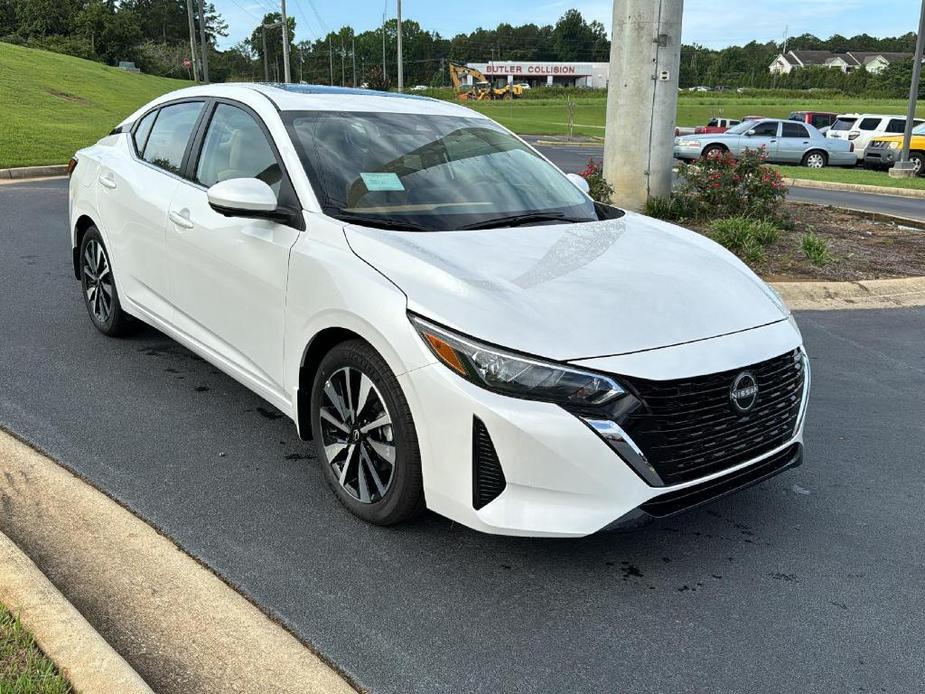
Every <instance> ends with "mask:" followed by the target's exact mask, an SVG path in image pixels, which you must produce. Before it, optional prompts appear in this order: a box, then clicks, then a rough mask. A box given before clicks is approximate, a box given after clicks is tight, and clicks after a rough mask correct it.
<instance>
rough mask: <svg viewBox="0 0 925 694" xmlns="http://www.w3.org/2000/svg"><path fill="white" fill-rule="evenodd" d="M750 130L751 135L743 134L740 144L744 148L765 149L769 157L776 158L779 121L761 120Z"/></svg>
mask: <svg viewBox="0 0 925 694" xmlns="http://www.w3.org/2000/svg"><path fill="white" fill-rule="evenodd" d="M749 132H750V133H751V135H742V137H741V138H739V146H740V148H741V149H742V150H745V149H764V151H765V152H766V153H767V156H768V159H774V158H775V156H777V132H778V123H777V121H775V120H766V121H761V122H760V123H756V124H755V126H754V127H753V128H752V129H751V130H749Z"/></svg>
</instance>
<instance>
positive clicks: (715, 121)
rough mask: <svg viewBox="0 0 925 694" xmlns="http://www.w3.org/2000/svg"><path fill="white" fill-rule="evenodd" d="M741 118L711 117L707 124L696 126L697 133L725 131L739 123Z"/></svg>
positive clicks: (706, 133) (709, 133) (695, 131)
mask: <svg viewBox="0 0 925 694" xmlns="http://www.w3.org/2000/svg"><path fill="white" fill-rule="evenodd" d="M741 122H742V121H741V120H738V119H733V118H711V119H710V121H709V122H708V123H707V124H706V125H701V126H700V127H697V128H694V134H695V135H712V134H715V133H724V132H726V131H727V130H729V128H731V127H732V126H733V125H738V124H739V123H741Z"/></svg>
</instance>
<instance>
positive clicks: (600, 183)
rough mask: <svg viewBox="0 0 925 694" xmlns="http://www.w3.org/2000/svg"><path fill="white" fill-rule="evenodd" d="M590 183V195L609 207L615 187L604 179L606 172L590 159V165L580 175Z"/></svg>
mask: <svg viewBox="0 0 925 694" xmlns="http://www.w3.org/2000/svg"><path fill="white" fill-rule="evenodd" d="M579 175H580V176H581V177H582V178H584V179H585V180H586V181H587V182H588V187H589V190H588V195H590V196H591V198H592V199H593V200H597V201H598V202H602V203H604V204H607V205H609V204H610V200H611V198H612V197H613V186H612V185H610V184H609V183H608V182H607V179H606V178H604V170H603V168H602V167H601V165H600V164H598V163H597V162H596V161H594V160H593V159H588V165H587V166H586V167H585V168H584V170H583V171H582V172H581V173H580V174H579Z"/></svg>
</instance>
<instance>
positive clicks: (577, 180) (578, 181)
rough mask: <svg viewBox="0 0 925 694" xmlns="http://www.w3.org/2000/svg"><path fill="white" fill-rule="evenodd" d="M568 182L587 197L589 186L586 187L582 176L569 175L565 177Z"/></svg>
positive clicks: (589, 190) (586, 184)
mask: <svg viewBox="0 0 925 694" xmlns="http://www.w3.org/2000/svg"><path fill="white" fill-rule="evenodd" d="M565 176H566V178H568V180H570V181H571V182H572V183H574V184H575V187H576V188H578V190H580V191H581V192H582V193H584V194H585V195H587V194H588V193H590V192H591V186H589V185H588V182H587V181H586V180H585V178H584V176H579V175H578V174H576V173H570V174H566V175H565Z"/></svg>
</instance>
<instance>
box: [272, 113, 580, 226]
mask: <svg viewBox="0 0 925 694" xmlns="http://www.w3.org/2000/svg"><path fill="white" fill-rule="evenodd" d="M283 117H284V119H285V120H286V125H287V128H288V129H289V133H290V136H291V137H292V140H293V142H294V143H295V145H296V148H297V150H298V152H299V156H300V158H301V160H302V164H303V166H304V167H305V170H306V172H307V173H308V176H309V178H310V179H311V181H312V185H313V187H314V189H315V192H316V194H317V195H318V199H319V201H320V203H321V205H322V207H323V208H324V211H325V213H326V214H328V215H330V216H332V217H335V218H337V219H342V220H344V221H354V222H357V223H359V224H364V225H367V226H382V227H387V228H404V229H415V230H421V231H431V230H433V231H437V230H454V229H461V228H464V227H473V226H481V227H487V226H492V225H493V223H494V225H495V226H506V225H508V224H517V223H525V222H526V221H528V220H527V218H528V217H529V218H530V220H529V221H533V222H536V223H547V222H553V223H554V222H557V221H558V222H564V221H568V222H576V221H577V222H585V221H594V220H596V219H598V215H597V212H596V209H595V206H594V203H593V202H592V201H591V200H590V199H589V198H588V197H587V196H586V195H585V194H584V193H582V192H581V191H580V190H578V188H576V187H575V185H574V184H573V183H572V182H571V181H569V180H568V179H567V178H566V177H565V176H563V175H562V173H561V172H560V171H559V170H558V169H556V168H555V167H554V166H552V165H551V164H549V163H548V162H547V161H545V160H544V159H542V158H541V157H539V156H538V155H537V154H535V153H534V152H533V151H531V150H530V149H529V148H528V147H527V146H526V145H524V144H523V143H522V142H521V141H520V140H518V139H517V138H516V137H514V136H513V135H511V134H510V133H508V132H507V131H505V130H504V129H502V128H501V127H500V126H498V125H496V124H495V123H493V122H492V121H490V120H487V119H484V118H460V117H455V116H429V115H421V114H407V113H366V112H330V111H305V112H288V113H283ZM521 217H522V218H523V219H518V218H521Z"/></svg>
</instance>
